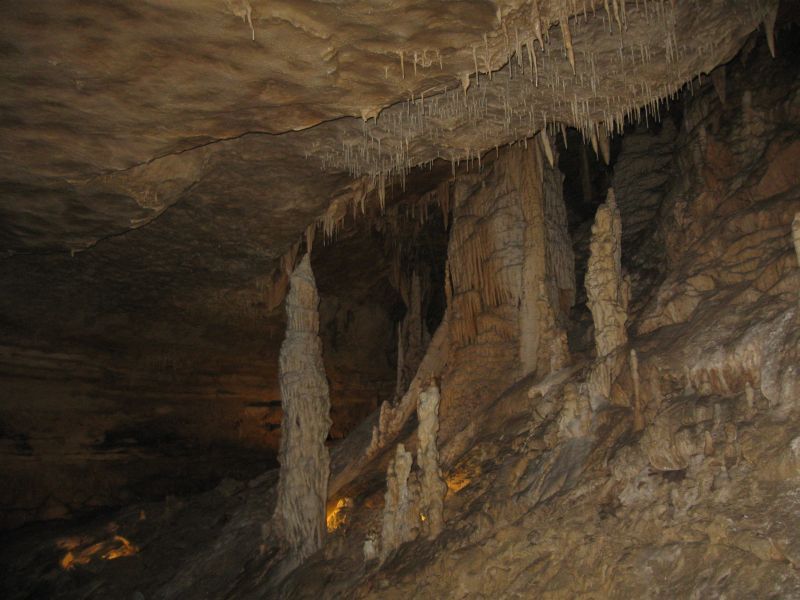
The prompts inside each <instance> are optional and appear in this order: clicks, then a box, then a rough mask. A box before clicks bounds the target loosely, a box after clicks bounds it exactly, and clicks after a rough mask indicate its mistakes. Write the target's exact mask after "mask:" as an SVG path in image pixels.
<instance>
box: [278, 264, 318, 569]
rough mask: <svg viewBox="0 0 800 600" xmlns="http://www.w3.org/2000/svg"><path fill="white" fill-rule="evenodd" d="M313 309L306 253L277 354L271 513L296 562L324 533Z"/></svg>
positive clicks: (295, 275) (315, 312) (297, 273)
mask: <svg viewBox="0 0 800 600" xmlns="http://www.w3.org/2000/svg"><path fill="white" fill-rule="evenodd" d="M318 305H319V297H318V295H317V288H316V283H315V281H314V274H313V272H312V270H311V260H310V256H309V255H308V254H306V255H305V256H304V257H303V259H302V260H301V261H300V264H299V265H298V266H297V268H295V270H294V271H293V272H292V274H291V277H290V282H289V293H288V295H287V297H286V321H287V325H286V338H285V339H284V342H283V345H282V346H281V354H280V386H281V398H282V403H283V422H282V436H281V448H280V455H279V460H280V463H281V471H280V481H279V483H278V502H277V505H276V507H275V515H274V522H275V527H276V529H277V530H278V532H279V535H280V536H281V538H282V539H283V540H284V541H285V543H286V544H287V545H288V546H289V548H290V549H291V551H292V553H293V554H294V555H295V556H296V557H297V558H298V559H299V560H302V559H304V558H306V557H308V556H309V555H311V554H313V553H314V552H316V551H317V550H318V549H319V548H320V547H322V544H323V540H324V538H325V532H326V527H325V506H326V502H327V498H328V478H329V476H330V457H329V455H328V449H327V448H326V447H325V440H326V439H327V437H328V430H329V429H330V426H331V420H330V416H329V412H330V400H329V398H328V382H327V380H326V378H325V367H324V365H323V364H322V343H321V342H320V339H319V312H318Z"/></svg>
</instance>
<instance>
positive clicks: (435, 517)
mask: <svg viewBox="0 0 800 600" xmlns="http://www.w3.org/2000/svg"><path fill="white" fill-rule="evenodd" d="M417 415H418V418H419V428H418V429H417V438H418V439H419V448H417V464H418V465H419V468H420V482H419V490H420V494H419V510H420V519H423V521H422V529H423V533H424V534H426V535H427V536H428V538H429V539H434V538H435V537H436V536H438V535H439V534H440V533H441V532H442V529H443V528H444V496H445V494H446V493H447V484H446V483H445V482H444V479H442V470H441V468H440V467H439V448H438V447H437V446H436V434H437V433H438V432H439V388H438V387H436V384H432V385H431V386H430V387H429V388H428V389H426V390H425V391H423V392H422V393H420V395H419V400H418V404H417Z"/></svg>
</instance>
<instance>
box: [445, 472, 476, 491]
mask: <svg viewBox="0 0 800 600" xmlns="http://www.w3.org/2000/svg"><path fill="white" fill-rule="evenodd" d="M471 481H472V479H471V478H469V477H467V474H466V473H464V472H460V473H459V472H455V473H452V474H451V475H450V476H449V477H448V478H447V480H446V482H447V489H448V490H450V492H451V493H453V494H457V493H458V492H460V491H461V490H463V489H464V488H465V487H467V486H468V485H469V484H470V482H471Z"/></svg>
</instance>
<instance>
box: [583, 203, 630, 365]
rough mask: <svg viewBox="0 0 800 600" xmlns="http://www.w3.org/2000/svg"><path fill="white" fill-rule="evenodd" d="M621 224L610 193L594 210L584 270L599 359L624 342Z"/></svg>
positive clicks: (625, 335)
mask: <svg viewBox="0 0 800 600" xmlns="http://www.w3.org/2000/svg"><path fill="white" fill-rule="evenodd" d="M621 243H622V222H621V219H620V213H619V209H618V208H617V203H616V199H615V198H614V190H613V189H609V190H608V196H607V198H606V203H605V204H603V205H602V206H600V208H598V209H597V214H596V215H595V220H594V225H592V240H591V243H590V252H591V255H590V257H589V265H588V267H587V271H586V294H587V297H588V300H587V304H588V306H589V310H591V311H592V319H593V321H594V339H595V348H596V350H597V356H598V357H603V356H607V355H609V354H611V353H612V352H613V351H614V350H616V349H617V348H619V347H620V346H622V345H624V344H625V343H626V342H627V341H628V335H627V333H626V330H625V322H626V320H627V310H628V298H627V295H628V294H627V291H626V285H625V282H624V281H623V277H622V263H621V258H622V248H621Z"/></svg>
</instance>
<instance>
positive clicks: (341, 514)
mask: <svg viewBox="0 0 800 600" xmlns="http://www.w3.org/2000/svg"><path fill="white" fill-rule="evenodd" d="M352 506H353V501H352V500H351V499H350V498H339V501H338V502H337V503H336V506H334V507H333V508H332V509H331V510H329V511H328V515H327V516H326V518H325V525H326V526H327V527H328V533H333V532H334V531H336V530H337V529H339V527H341V526H342V525H344V524H345V523H346V522H347V511H348V509H350V508H351V507H352Z"/></svg>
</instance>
